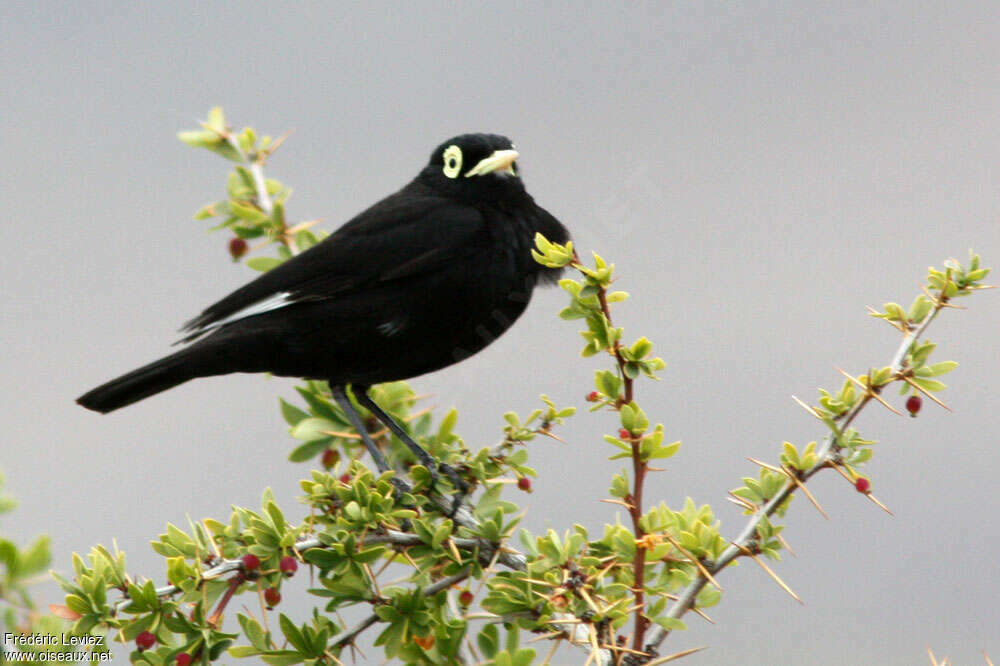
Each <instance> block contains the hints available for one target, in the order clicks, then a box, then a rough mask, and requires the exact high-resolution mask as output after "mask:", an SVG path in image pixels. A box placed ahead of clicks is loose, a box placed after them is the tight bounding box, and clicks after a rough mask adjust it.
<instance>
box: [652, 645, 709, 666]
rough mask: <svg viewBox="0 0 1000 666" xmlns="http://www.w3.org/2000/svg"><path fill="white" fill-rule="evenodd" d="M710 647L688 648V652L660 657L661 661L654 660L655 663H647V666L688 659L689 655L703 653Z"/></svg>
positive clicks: (683, 651) (682, 651)
mask: <svg viewBox="0 0 1000 666" xmlns="http://www.w3.org/2000/svg"><path fill="white" fill-rule="evenodd" d="M707 647H708V646H706V645H702V646H701V647H696V648H688V649H687V650H681V651H680V652H675V653H673V654H668V655H667V656H666V657H660V658H659V659H654V660H653V661H647V662H646V666H658V664H665V663H667V662H668V661H674V660H676V659H680V658H681V657H686V656H688V655H689V654H694V653H695V652H701V651H702V650H705V649H707Z"/></svg>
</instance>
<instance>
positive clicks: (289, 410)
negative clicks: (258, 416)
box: [278, 398, 309, 426]
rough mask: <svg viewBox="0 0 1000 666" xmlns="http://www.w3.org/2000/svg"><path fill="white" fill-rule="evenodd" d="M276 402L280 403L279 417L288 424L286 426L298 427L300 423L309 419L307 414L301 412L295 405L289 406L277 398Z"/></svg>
mask: <svg viewBox="0 0 1000 666" xmlns="http://www.w3.org/2000/svg"><path fill="white" fill-rule="evenodd" d="M278 401H279V402H280V403H281V416H282V417H283V418H284V419H285V422H286V423H288V425H291V426H294V425H298V424H299V422H300V421H302V420H304V419H307V418H309V414H307V413H306V412H304V411H302V410H301V409H299V408H298V407H296V406H295V405H291V404H289V403H287V402H285V401H284V400H283V399H281V398H279V399H278Z"/></svg>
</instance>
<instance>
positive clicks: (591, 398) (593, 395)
mask: <svg viewBox="0 0 1000 666" xmlns="http://www.w3.org/2000/svg"><path fill="white" fill-rule="evenodd" d="M600 399H601V394H600V393H598V392H597V391H591V392H590V393H588V394H587V402H597V401H598V400H600Z"/></svg>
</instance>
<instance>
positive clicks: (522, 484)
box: [517, 476, 531, 493]
mask: <svg viewBox="0 0 1000 666" xmlns="http://www.w3.org/2000/svg"><path fill="white" fill-rule="evenodd" d="M517 488H518V490H523V491H524V492H526V493H530V492H531V479H529V478H528V477H526V476H522V477H521V478H520V479H518V480H517Z"/></svg>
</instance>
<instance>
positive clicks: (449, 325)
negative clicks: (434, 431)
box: [77, 134, 569, 480]
mask: <svg viewBox="0 0 1000 666" xmlns="http://www.w3.org/2000/svg"><path fill="white" fill-rule="evenodd" d="M517 157H518V153H517V151H516V150H514V146H513V144H512V143H511V142H510V140H509V139H507V138H506V137H502V136H498V135H495V134H464V135H461V136H457V137H455V138H453V139H451V140H449V141H445V142H444V143H443V144H441V145H440V146H439V147H438V148H436V149H435V150H434V152H433V153H432V154H431V158H430V161H429V162H428V164H427V166H425V167H424V168H423V170H421V171H420V173H419V174H417V177H416V178H414V179H413V181H412V182H410V183H409V184H408V185H406V186H405V187H404V188H403V189H401V190H399V191H398V192H396V193H395V194H392V195H390V196H388V197H386V198H385V199H382V200H381V201H379V202H378V203H376V204H375V205H374V206H372V207H371V208H369V209H367V210H365V211H364V212H362V213H361V214H359V215H357V216H356V217H355V218H354V219H352V220H350V221H349V222H347V223H346V224H345V225H344V226H342V227H340V229H338V230H337V231H336V232H335V233H333V234H332V235H331V236H330V237H328V238H327V239H325V240H324V241H323V242H321V243H318V244H317V245H315V246H313V247H312V248H310V249H309V250H307V251H305V252H303V253H301V254H299V255H297V256H295V257H293V258H291V259H289V260H288V261H286V262H285V263H283V264H281V265H280V266H278V267H276V268H274V269H272V270H271V271H269V272H268V273H265V274H263V275H261V276H260V277H259V278H257V279H256V280H254V281H253V282H250V283H249V284H247V285H246V286H244V287H242V288H240V289H237V290H236V291H234V292H233V293H232V294H230V295H229V296H227V297H225V298H223V299H222V300H221V301H219V302H218V303H216V304H214V305H212V306H211V307H209V308H208V309H207V310H205V311H204V312H202V313H201V315H199V316H198V317H196V318H195V319H193V320H191V321H190V322H188V323H187V324H186V325H185V327H184V329H183V330H184V331H185V332H186V333H187V337H185V338H184V340H183V341H184V342H191V344H190V345H189V346H187V347H185V348H184V349H182V350H180V351H178V352H177V353H174V354H171V355H169V356H166V357H164V358H161V359H160V360H158V361H154V362H153V363H150V364H149V365H146V366H143V367H141V368H139V369H138V370H133V371H132V372H130V373H128V374H126V375H123V376H121V377H119V378H118V379H114V380H112V381H110V382H108V383H106V384H104V385H102V386H99V387H97V388H95V389H93V390H92V391H90V392H88V393H86V394H84V395H82V396H80V398H78V399H77V402H78V403H80V404H81V405H83V406H84V407H86V408H87V409H92V410H95V411H98V412H102V413H107V412H111V411H114V410H116V409H118V408H120V407H125V406H126V405H130V404H132V403H134V402H137V401H139V400H143V399H144V398H148V397H149V396H151V395H154V394H156V393H159V392H161V391H165V390H167V389H169V388H172V387H174V386H177V385H178V384H182V383H184V382H186V381H188V380H191V379H195V378H197V377H208V376H212V375H224V374H229V373H232V372H270V373H272V374H275V375H281V376H288V377H304V378H309V379H320V380H327V381H328V382H329V384H330V388H331V391H332V393H333V398H334V400H335V401H336V402H337V403H338V404H339V405H340V406H341V408H342V409H343V410H344V412H345V413H346V415H347V416H348V418H349V419H350V420H351V422H352V424H353V425H354V427H355V428H356V429H357V431H358V433H359V434H361V435H362V437H363V439H364V442H365V445H366V447H367V448H368V450H369V452H370V454H371V455H372V457H373V459H374V461H375V463H376V465H377V466H378V468H379V469H380V470H381V471H384V470H385V469H386V467H387V466H386V462H385V459H384V457H383V456H382V454H381V452H380V451H379V450H378V449H377V448H376V447H375V446H374V445H373V444H372V442H371V441H370V438H368V437H366V436H365V434H366V431H365V428H364V427H363V425H362V424H361V420H360V418H359V417H358V415H357V413H356V412H355V410H354V408H353V407H352V405H351V403H350V401H349V400H348V398H347V395H346V393H345V388H346V386H347V385H351V388H352V392H353V393H354V396H355V398H356V399H357V400H358V402H359V403H360V404H362V405H363V406H364V407H365V408H366V409H368V410H370V411H371V412H372V413H373V414H374V415H375V416H376V417H377V418H378V419H379V420H380V421H382V423H384V424H385V425H386V426H387V427H389V428H390V429H391V430H392V431H393V432H394V433H395V434H396V435H397V436H398V437H399V438H400V439H401V440H402V441H403V442H404V443H406V444H407V446H408V447H409V448H410V449H411V450H412V451H413V453H414V454H415V455H416V456H417V457H418V458H419V459H420V461H421V463H422V464H424V465H426V466H427V467H428V468H429V469H430V470H432V472H433V471H434V470H435V468H436V465H435V464H434V463H433V461H432V460H431V458H430V456H429V454H427V452H426V451H424V449H422V448H421V447H420V446H418V445H417V444H416V443H415V442H413V440H412V439H410V438H409V437H408V436H407V435H406V433H405V432H404V431H403V429H402V428H401V427H400V426H399V425H398V424H397V423H395V422H394V421H393V420H392V418H391V417H390V416H389V415H388V414H386V413H385V412H384V411H383V410H382V409H380V408H379V407H378V405H376V404H375V403H374V401H372V400H371V398H370V397H369V396H368V393H367V391H368V388H369V387H370V386H371V385H372V384H377V383H381V382H387V381H395V380H400V379H407V378H410V377H415V376H417V375H421V374H424V373H427V372H431V371H433V370H438V369H440V368H444V367H446V366H449V365H452V364H454V363H457V362H459V361H461V360H462V359H464V358H466V357H468V356H470V355H472V354H475V353H476V352H478V351H479V350H481V349H483V348H484V347H486V346H487V345H488V344H490V343H491V342H492V341H493V340H495V339H496V338H497V337H499V336H500V335H502V334H503V333H504V331H506V330H507V329H508V328H509V327H510V325H511V324H513V323H514V320H516V319H517V318H518V317H519V316H520V315H521V313H522V312H523V311H524V309H525V308H526V307H527V305H528V301H529V300H530V298H531V293H532V290H533V289H534V287H535V285H536V284H538V283H540V282H554V281H555V280H556V278H557V277H558V274H559V271H558V270H554V269H549V268H545V267H543V266H541V265H539V264H537V263H536V262H535V261H534V259H533V258H532V256H531V249H532V247H533V246H534V237H535V234H536V233H539V232H540V233H541V234H543V235H544V236H545V237H546V238H547V239H549V240H550V241H554V242H558V243H565V242H566V241H567V240H568V238H569V234H568V232H567V231H566V229H565V227H563V225H562V224H560V222H559V221H558V220H557V219H556V218H555V217H553V216H552V215H550V214H549V213H548V212H547V211H546V210H545V209H543V208H542V207H540V206H538V205H537V204H536V203H535V201H534V199H532V197H531V196H530V195H529V194H528V193H527V192H526V191H525V189H524V184H523V183H522V181H521V178H520V176H519V173H518V165H517V162H516V161H515V160H516V159H517ZM442 469H444V470H445V471H446V472H448V474H449V476H451V477H452V479H453V480H456V478H455V476H454V473H453V472H452V471H451V470H450V469H446V468H445V467H442Z"/></svg>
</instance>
